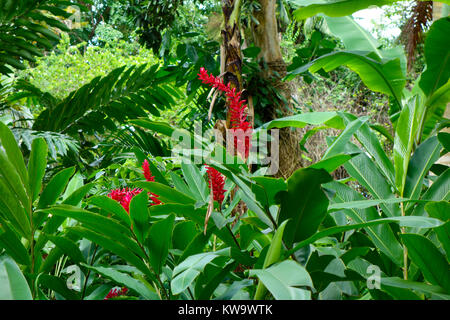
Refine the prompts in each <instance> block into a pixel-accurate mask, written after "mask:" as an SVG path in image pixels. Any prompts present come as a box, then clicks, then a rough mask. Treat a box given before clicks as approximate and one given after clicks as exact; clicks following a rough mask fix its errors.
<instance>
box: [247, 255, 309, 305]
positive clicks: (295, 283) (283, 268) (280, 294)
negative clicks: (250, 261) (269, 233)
mask: <svg viewBox="0 0 450 320" xmlns="http://www.w3.org/2000/svg"><path fill="white" fill-rule="evenodd" d="M249 275H250V276H257V277H258V279H259V280H260V281H261V282H262V283H263V284H264V286H265V287H266V288H267V289H268V290H269V291H270V293H271V294H272V295H273V297H274V298H275V299H277V300H310V299H311V292H310V291H308V290H305V289H299V288H296V287H299V286H308V287H311V288H312V287H313V284H312V279H311V277H310V275H309V273H308V272H307V271H306V270H305V268H303V267H302V266H301V265H300V264H298V263H297V262H295V261H292V260H285V261H282V262H280V263H278V264H276V265H273V266H272V267H270V268H267V269H253V270H250V271H249Z"/></svg>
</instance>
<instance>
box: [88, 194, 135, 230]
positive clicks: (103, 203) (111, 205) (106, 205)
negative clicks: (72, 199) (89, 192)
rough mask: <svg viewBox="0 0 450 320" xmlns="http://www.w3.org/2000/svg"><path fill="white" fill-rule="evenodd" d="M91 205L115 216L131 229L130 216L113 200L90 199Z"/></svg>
mask: <svg viewBox="0 0 450 320" xmlns="http://www.w3.org/2000/svg"><path fill="white" fill-rule="evenodd" d="M89 203H91V204H93V205H95V206H97V207H99V208H102V209H103V210H105V211H106V212H109V213H112V214H114V215H115V216H117V218H119V219H120V220H121V221H122V222H125V224H126V226H128V227H130V228H131V219H130V216H129V215H128V213H127V212H126V211H125V209H124V208H123V207H122V206H121V205H120V203H118V202H117V201H116V200H113V199H111V198H109V197H107V196H95V197H91V198H89Z"/></svg>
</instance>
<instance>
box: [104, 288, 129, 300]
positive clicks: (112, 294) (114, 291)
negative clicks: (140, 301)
mask: <svg viewBox="0 0 450 320" xmlns="http://www.w3.org/2000/svg"><path fill="white" fill-rule="evenodd" d="M127 292H128V288H127V287H123V288H122V289H117V288H112V289H111V290H109V292H108V294H107V295H106V297H105V298H104V299H103V300H109V299H111V298H116V297H118V296H124V295H126V294H127Z"/></svg>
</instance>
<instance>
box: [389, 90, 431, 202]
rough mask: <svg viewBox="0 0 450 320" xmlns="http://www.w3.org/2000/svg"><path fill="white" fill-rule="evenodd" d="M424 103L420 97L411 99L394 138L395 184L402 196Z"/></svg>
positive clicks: (399, 121) (404, 110) (402, 113)
mask: <svg viewBox="0 0 450 320" xmlns="http://www.w3.org/2000/svg"><path fill="white" fill-rule="evenodd" d="M423 112H424V105H423V103H422V102H421V101H420V99H419V97H415V98H413V99H410V100H409V101H408V103H407V104H406V105H405V106H404V108H403V109H402V111H401V113H400V117H399V119H398V121H397V127H396V130H395V138H394V169H395V186H396V188H397V190H398V191H399V194H400V196H401V197H403V195H404V188H405V182H406V177H407V172H408V165H409V160H410V159H411V152H412V148H413V146H414V141H415V138H416V136H417V134H418V130H419V124H420V121H421V119H422V117H423Z"/></svg>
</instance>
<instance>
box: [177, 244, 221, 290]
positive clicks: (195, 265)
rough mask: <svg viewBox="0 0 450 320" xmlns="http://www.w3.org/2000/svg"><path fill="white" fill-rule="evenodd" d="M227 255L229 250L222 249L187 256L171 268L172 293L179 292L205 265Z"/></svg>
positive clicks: (184, 288)
mask: <svg viewBox="0 0 450 320" xmlns="http://www.w3.org/2000/svg"><path fill="white" fill-rule="evenodd" d="M224 255H225V256H229V250H228V249H223V250H219V251H215V252H205V253H199V254H196V255H192V256H189V257H188V258H186V260H184V261H183V262H181V263H180V264H179V265H177V266H176V267H175V268H174V269H173V278H172V281H171V283H170V287H171V289H172V293H173V294H174V295H177V294H180V293H181V292H183V291H184V290H186V288H187V287H188V286H189V285H190V284H191V283H192V282H193V281H194V280H195V279H196V278H197V277H198V276H199V275H200V273H201V272H202V271H203V270H204V269H205V267H206V265H207V264H209V263H210V262H211V261H213V260H214V259H216V258H217V257H220V256H224Z"/></svg>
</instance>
